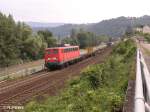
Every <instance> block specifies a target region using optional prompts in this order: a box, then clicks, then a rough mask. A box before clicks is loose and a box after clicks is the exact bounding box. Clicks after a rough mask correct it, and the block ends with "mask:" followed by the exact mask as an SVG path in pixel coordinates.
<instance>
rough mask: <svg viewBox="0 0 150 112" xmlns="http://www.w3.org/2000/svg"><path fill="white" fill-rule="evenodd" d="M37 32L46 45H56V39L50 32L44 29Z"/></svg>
mask: <svg viewBox="0 0 150 112" xmlns="http://www.w3.org/2000/svg"><path fill="white" fill-rule="evenodd" d="M38 34H39V35H40V36H42V37H43V38H44V40H45V42H46V43H47V45H48V47H53V46H56V43H57V40H56V38H54V37H53V34H52V32H50V31H48V30H45V31H38Z"/></svg>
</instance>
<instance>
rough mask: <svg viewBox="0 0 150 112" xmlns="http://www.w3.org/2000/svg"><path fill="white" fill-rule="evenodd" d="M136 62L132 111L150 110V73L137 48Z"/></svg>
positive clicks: (147, 111) (146, 111)
mask: <svg viewBox="0 0 150 112" xmlns="http://www.w3.org/2000/svg"><path fill="white" fill-rule="evenodd" d="M136 62H137V63H136V86H135V101H134V103H135V108H134V112H150V73H149V71H148V68H147V65H146V63H145V60H144V58H143V55H142V52H141V51H140V50H139V49H137V61H136Z"/></svg>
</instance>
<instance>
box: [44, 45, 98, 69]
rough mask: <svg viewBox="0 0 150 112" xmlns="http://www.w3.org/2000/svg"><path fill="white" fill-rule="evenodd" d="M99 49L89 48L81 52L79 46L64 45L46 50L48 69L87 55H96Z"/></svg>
mask: <svg viewBox="0 0 150 112" xmlns="http://www.w3.org/2000/svg"><path fill="white" fill-rule="evenodd" d="M96 50H97V49H93V48H88V49H87V52H81V53H80V49H79V46H63V47H54V48H47V49H46V50H45V56H44V58H45V66H46V68H48V69H55V68H63V67H66V66H68V65H70V64H73V63H75V62H78V61H81V60H83V59H85V58H87V57H90V56H92V55H95V53H96V52H95V51H96Z"/></svg>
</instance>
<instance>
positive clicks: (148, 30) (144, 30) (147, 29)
mask: <svg viewBox="0 0 150 112" xmlns="http://www.w3.org/2000/svg"><path fill="white" fill-rule="evenodd" d="M143 33H150V27H149V26H148V25H145V26H144V27H143Z"/></svg>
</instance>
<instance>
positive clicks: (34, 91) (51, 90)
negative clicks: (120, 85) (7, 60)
mask: <svg viewBox="0 0 150 112" xmlns="http://www.w3.org/2000/svg"><path fill="white" fill-rule="evenodd" d="M111 50H112V48H105V49H103V50H101V52H100V53H99V54H97V55H96V56H93V57H89V58H87V59H85V60H83V61H81V62H79V63H76V64H74V65H71V66H69V67H67V68H64V69H62V70H56V71H51V72H47V71H42V72H39V73H37V74H35V75H32V76H29V77H26V78H23V79H18V80H16V81H11V82H2V83H0V106H1V108H2V107H3V106H7V105H8V106H9V105H23V104H24V103H26V102H28V101H29V100H31V99H32V98H33V97H36V96H39V95H44V94H49V95H56V94H57V93H59V91H60V89H61V88H63V87H64V86H65V81H66V80H68V79H70V78H72V77H73V76H77V75H79V73H80V71H81V70H82V69H83V68H85V67H86V66H88V65H90V64H96V63H101V62H103V61H104V59H106V57H107V56H108V55H109V54H110V52H111Z"/></svg>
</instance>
